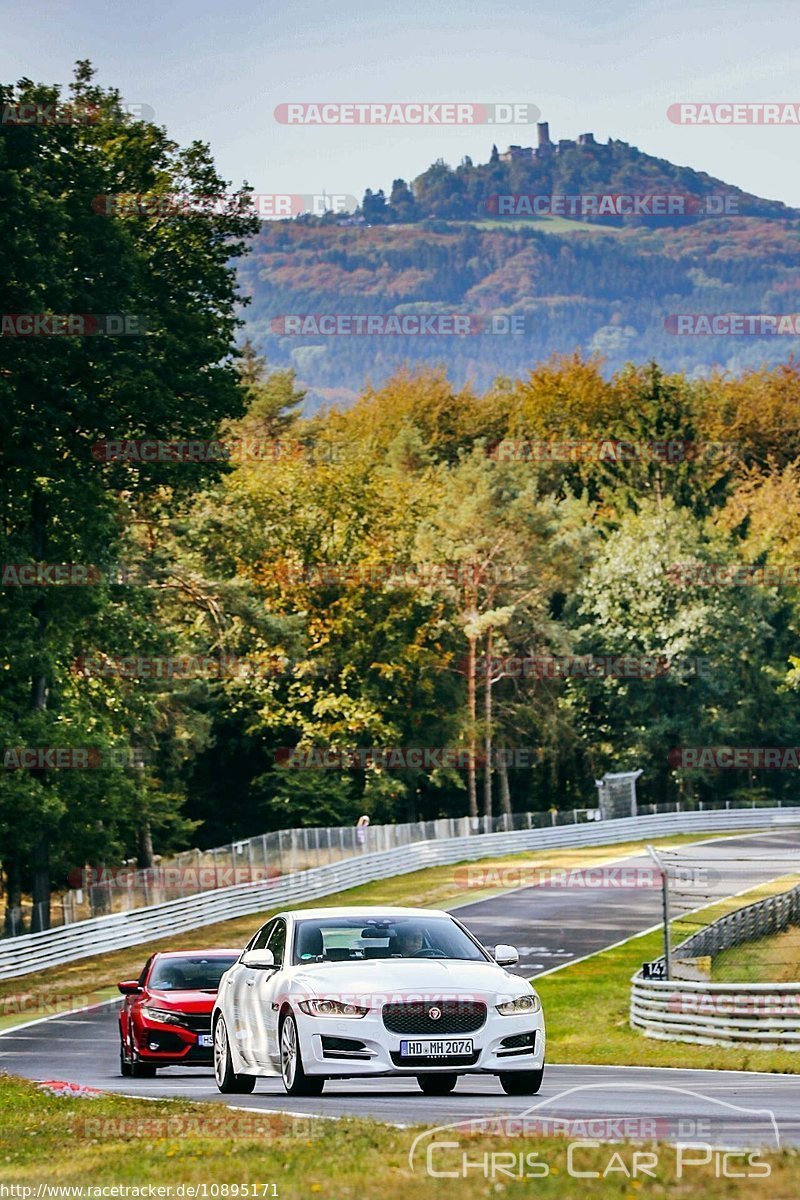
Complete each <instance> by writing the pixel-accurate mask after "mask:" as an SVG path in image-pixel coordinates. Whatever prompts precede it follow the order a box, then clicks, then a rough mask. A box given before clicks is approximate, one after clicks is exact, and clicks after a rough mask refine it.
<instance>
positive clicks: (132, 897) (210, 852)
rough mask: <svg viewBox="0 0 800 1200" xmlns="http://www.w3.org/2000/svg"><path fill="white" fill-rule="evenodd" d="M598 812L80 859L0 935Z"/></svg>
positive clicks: (288, 834) (671, 807) (313, 832)
mask: <svg viewBox="0 0 800 1200" xmlns="http://www.w3.org/2000/svg"><path fill="white" fill-rule="evenodd" d="M797 805H800V800H798V801H797ZM793 806H794V805H790V806H789V807H793ZM758 807H765V808H770V807H775V805H774V803H770V802H767V801H764V802H763V803H762V802H756V801H739V802H733V801H726V802H720V803H717V804H706V805H705V806H704V805H703V804H702V802H700V803H697V802H695V803H692V802H688V803H687V802H685V801H684V802H683V803H681V802H676V803H673V804H661V805H656V804H641V803H640V804H639V806H638V812H639V815H642V816H643V815H648V814H650V815H660V814H663V813H670V812H691V811H698V810H699V811H716V810H720V809H735V808H746V809H752V808H758ZM778 807H781V806H780V805H779V806H778ZM784 807H785V806H784ZM602 817H603V814H602V813H601V811H600V809H598V808H571V809H562V810H558V811H556V810H555V809H551V810H549V811H546V812H516V813H512V814H502V815H500V816H493V817H485V816H481V817H474V818H473V817H468V816H465V817H444V818H440V819H438V820H434V821H412V822H408V823H405V824H387V825H356V826H353V825H351V826H345V825H338V826H319V827H318V826H314V827H305V828H297V829H281V830H275V831H272V832H270V833H263V834H259V835H257V836H256V837H251V838H245V839H242V840H240V841H236V842H232V843H230V844H229V845H226V846H215V847H212V848H211V849H205V850H201V849H196V848H195V849H192V850H186V851H184V852H182V853H180V854H177V855H174V856H172V857H169V858H159V859H157V860H156V864H155V866H153V867H151V868H148V869H145V870H141V869H137V868H136V866H135V865H133V864H131V863H125V864H123V865H121V866H115V865H111V866H105V865H100V866H94V865H88V864H85V865H83V866H81V867H77V868H76V869H75V870H74V871H72V872H71V873H70V881H71V884H72V886H70V887H69V888H67V889H65V890H64V891H61V892H56V893H55V894H54V895H53V898H52V900H51V901H50V904H49V906H47V905H46V902H45V904H44V906H43V909H42V911H41V912H40V913H39V919H38V921H36V922H33V915H34V913H33V907H34V906H33V905H32V904H31V903H30V902H27V901H23V902H22V903H20V904H17V905H14V906H9V905H8V904H6V913H5V926H4V930H3V936H5V937H14V936H20V935H22V934H25V933H28V932H29V931H30V930H31V928H57V927H59V926H66V925H72V924H74V923H76V922H78V921H83V920H88V919H90V918H93V917H100V916H106V915H109V914H111V913H118V912H130V911H133V910H136V909H140V908H149V907H151V906H152V905H155V904H162V903H164V902H166V901H169V900H179V899H183V898H185V897H187V896H193V895H196V894H198V893H201V892H206V891H214V890H217V889H219V888H226V887H232V886H236V885H241V884H247V883H252V884H254V885H255V884H258V883H262V882H263V881H264V880H271V879H277V878H280V877H282V876H285V875H291V874H294V873H295V872H298V871H306V870H309V869H311V868H313V867H321V866H325V865H328V864H333V863H337V862H342V861H344V860H346V859H350V858H353V857H354V856H355V855H359V854H370V853H379V852H381V851H385V850H392V849H396V848H398V847H402V846H408V845H412V844H414V843H417V842H425V841H431V840H438V839H441V838H461V837H468V836H472V835H481V834H487V833H504V832H514V831H517V830H531V829H549V828H551V827H553V826H563V825H577V824H583V823H586V822H589V821H597V820H601V819H602ZM48 910H49V911H48Z"/></svg>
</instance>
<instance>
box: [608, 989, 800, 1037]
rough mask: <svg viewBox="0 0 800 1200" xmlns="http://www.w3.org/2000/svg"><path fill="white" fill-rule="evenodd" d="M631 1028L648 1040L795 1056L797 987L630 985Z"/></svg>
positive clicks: (799, 1017) (799, 1031) (799, 1014)
mask: <svg viewBox="0 0 800 1200" xmlns="http://www.w3.org/2000/svg"><path fill="white" fill-rule="evenodd" d="M631 1025H633V1027H634V1028H635V1029H641V1030H642V1031H643V1032H644V1034H645V1035H646V1036H647V1037H651V1038H659V1039H661V1040H664V1041H671V1042H699V1043H701V1044H703V1045H712V1046H743V1047H746V1048H751V1049H759V1050H800V983H695V982H691V983H689V982H687V981H684V980H680V981H676V980H666V979H642V978H641V976H640V975H638V974H637V975H634V977H633V979H632V981H631Z"/></svg>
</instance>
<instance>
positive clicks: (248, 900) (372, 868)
mask: <svg viewBox="0 0 800 1200" xmlns="http://www.w3.org/2000/svg"><path fill="white" fill-rule="evenodd" d="M787 825H800V809H780V808H762V809H744V810H738V811H733V810H731V811H718V812H708V811H706V812H691V813H670V814H662V815H658V816H645V817H626V818H620V819H618V820H613V821H602V822H598V823H592V824H585V825H571V826H554V827H552V828H550V829H532V830H518V831H515V832H512V833H487V834H477V835H476V834H473V835H471V836H469V837H456V838H443V839H437V840H436V841H427V842H417V843H415V844H413V845H409V846H402V847H400V848H398V849H396V850H387V851H383V852H381V853H377V854H362V855H359V856H358V857H356V858H350V859H346V860H344V861H342V862H335V863H331V864H330V865H328V866H323V867H317V868H314V869H312V870H310V871H298V872H296V873H295V874H292V875H284V876H281V877H280V878H279V879H275V880H264V881H261V882H259V883H250V884H242V885H239V886H237V887H229V888H220V889H219V890H217V891H212V892H202V893H200V894H199V895H196V896H188V897H186V898H185V899H182V900H171V901H169V902H168V903H166V904H158V905H154V906H153V907H151V908H141V909H136V910H134V911H132V912H123V913H113V914H112V915H110V916H106V917H97V918H95V919H93V920H89V921H80V922H79V923H78V924H76V925H67V926H62V927H61V928H58V929H48V930H44V931H43V932H41V933H29V934H24V935H22V936H21V937H16V938H9V939H8V940H7V941H4V942H1V943H0V979H9V978H12V977H14V976H17V975H26V974H30V973H31V972H33V971H40V970H43V969H45V968H47V967H53V966H57V965H58V964H60V963H64V962H71V961H73V960H75V959H80V958H87V957H89V956H90V955H94V954H102V953H103V952H104V951H111V950H119V949H122V948H123V947H126V946H138V945H141V944H142V943H144V942H150V941H153V940H155V939H156V938H163V937H169V936H170V935H171V934H176V933H183V932H184V931H186V930H190V929H198V928H201V927H202V926H205V925H212V924H214V923H215V922H217V921H225V920H228V919H230V918H231V917H239V916H247V915H250V914H255V913H263V912H265V911H275V910H276V909H279V908H285V907H289V906H291V905H292V904H294V903H297V902H301V901H306V900H315V899H321V898H322V897H324V896H330V895H331V894H332V893H334V892H339V891H344V890H346V889H347V888H352V887H357V886H358V885H359V884H362V883H369V882H371V881H374V880H378V879H387V878H389V877H390V876H393V875H403V874H406V873H408V872H410V871H418V870H420V868H422V867H432V866H440V865H446V864H449V863H457V862H465V861H469V860H474V859H477V858H485V857H486V856H487V855H496V854H513V853H515V852H518V851H522V850H546V849H549V848H554V847H561V846H604V845H613V844H614V843H615V842H624V841H629V840H632V839H637V840H638V839H646V838H653V837H664V836H669V835H670V834H677V833H695V832H697V833H700V832H701V831H702V832H707V833H722V832H738V831H739V830H742V831H745V830H749V829H765V828H773V827H775V826H787Z"/></svg>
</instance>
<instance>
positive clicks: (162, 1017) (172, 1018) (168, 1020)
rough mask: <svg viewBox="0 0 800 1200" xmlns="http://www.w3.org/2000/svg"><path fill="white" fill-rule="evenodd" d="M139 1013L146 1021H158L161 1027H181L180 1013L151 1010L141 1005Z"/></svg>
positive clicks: (145, 1005)
mask: <svg viewBox="0 0 800 1200" xmlns="http://www.w3.org/2000/svg"><path fill="white" fill-rule="evenodd" d="M140 1012H141V1014H142V1016H143V1017H145V1018H146V1019H147V1020H148V1021H158V1022H159V1024H161V1025H183V1024H184V1019H183V1017H182V1016H181V1015H180V1013H174V1012H170V1010H169V1009H168V1008H151V1007H150V1006H149V1005H147V1004H143V1005H142V1007H141V1009H140Z"/></svg>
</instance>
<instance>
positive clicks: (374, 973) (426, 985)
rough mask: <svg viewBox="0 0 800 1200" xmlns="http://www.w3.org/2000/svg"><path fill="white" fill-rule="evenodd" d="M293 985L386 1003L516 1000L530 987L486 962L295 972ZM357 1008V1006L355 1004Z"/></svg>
mask: <svg viewBox="0 0 800 1200" xmlns="http://www.w3.org/2000/svg"><path fill="white" fill-rule="evenodd" d="M293 976H294V979H293V982H294V983H295V984H296V985H297V986H298V988H299V990H303V991H306V992H307V993H308V995H310V996H332V997H338V996H340V995H341V996H347V995H354V996H355V995H362V996H383V997H386V999H387V1000H389V1001H391V1000H394V999H397V1000H402V999H404V998H407V999H409V1000H414V999H417V1000H420V999H437V998H446V997H448V996H450V997H456V996H460V997H462V998H466V997H471V996H481V997H488V998H491V999H493V998H494V997H495V996H498V995H501V996H506V997H508V996H512V995H513V996H521V995H524V994H525V992H527V991H528V990H529V988H530V984H528V982H527V981H526V980H525V979H521V978H520V977H519V976H518V975H511V974H509V972H508V971H505V970H504V969H503V968H502V967H499V966H497V965H496V964H495V963H489V962H471V961H468V960H460V959H436V958H421V959H413V958H378V959H366V960H365V961H364V962H343V963H315V964H314V965H313V966H308V967H306V966H304V967H302V968H295V971H294V972H293ZM355 1002H356V1003H357V1001H355Z"/></svg>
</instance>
